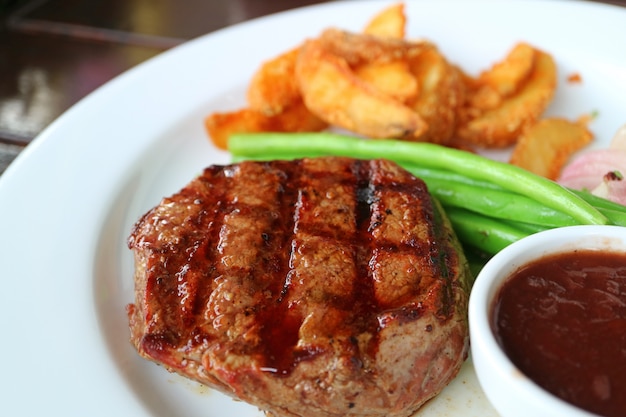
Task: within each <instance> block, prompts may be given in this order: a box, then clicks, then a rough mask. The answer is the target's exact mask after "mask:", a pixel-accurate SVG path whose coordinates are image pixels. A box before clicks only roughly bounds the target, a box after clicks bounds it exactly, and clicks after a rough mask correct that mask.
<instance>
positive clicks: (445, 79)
mask: <svg viewBox="0 0 626 417" xmlns="http://www.w3.org/2000/svg"><path fill="white" fill-rule="evenodd" d="M411 72H412V73H413V75H415V77H416V79H417V83H418V84H419V89H420V91H419V95H418V96H417V97H416V98H415V100H413V101H412V102H411V103H409V105H410V106H411V108H413V109H414V110H415V111H416V112H417V113H418V114H419V115H420V116H421V117H422V118H423V119H424V121H425V122H426V123H427V125H428V129H427V130H426V131H425V132H424V133H423V134H422V135H421V136H420V138H419V140H422V141H428V142H433V143H439V144H444V145H446V144H449V142H450V140H451V139H452V137H453V135H454V133H455V131H456V126H457V123H458V114H459V110H460V108H461V106H462V105H463V101H464V97H465V85H464V83H463V80H462V78H461V77H462V75H461V73H460V71H458V70H457V69H456V67H454V66H453V65H451V64H450V63H448V61H447V60H446V59H445V57H444V56H443V55H442V54H441V53H440V52H439V51H438V50H437V49H436V48H434V47H433V48H429V49H428V50H427V51H425V52H424V53H423V54H421V55H420V56H419V57H417V58H416V59H413V60H411Z"/></svg>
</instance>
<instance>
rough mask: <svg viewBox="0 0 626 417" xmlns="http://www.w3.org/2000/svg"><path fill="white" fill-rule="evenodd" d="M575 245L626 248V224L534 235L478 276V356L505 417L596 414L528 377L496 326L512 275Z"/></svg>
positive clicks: (474, 328)
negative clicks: (497, 302)
mask: <svg viewBox="0 0 626 417" xmlns="http://www.w3.org/2000/svg"><path fill="white" fill-rule="evenodd" d="M573 249H600V250H610V251H621V252H626V227H619V226H571V227H564V228H558V229H552V230H548V231H545V232H541V233H537V234H534V235H531V236H529V237H527V238H524V239H522V240H520V241H518V242H516V243H514V244H512V245H510V246H508V247H507V248H505V249H504V250H502V251H501V252H499V253H498V254H497V255H496V256H494V257H493V258H492V259H491V260H490V261H489V262H488V263H487V265H485V267H484V268H483V270H482V271H481V272H480V274H479V275H478V277H477V278H476V282H475V283H474V287H473V288H472V292H471V295H470V301H469V325H470V340H471V351H472V360H473V362H474V367H475V369H476V374H477V377H478V381H479V383H480V385H481V387H482V388H483V390H484V392H485V395H486V396H487V398H488V399H489V401H490V402H491V403H492V404H493V406H494V408H495V409H496V410H497V411H498V413H500V414H501V415H502V416H503V417H518V416H519V417H529V416H532V417H543V416H546V417H561V416H563V417H566V416H567V417H591V416H594V414H591V413H589V412H587V411H584V410H582V409H580V408H577V407H575V406H573V405H571V404H569V403H567V402H565V401H563V400H561V399H560V398H558V397H556V396H554V395H552V394H550V393H549V392H547V391H545V390H544V389H542V388H541V387H539V385H537V384H535V383H534V382H533V381H532V380H530V379H529V378H527V377H526V376H524V375H523V374H522V372H521V371H520V370H518V369H517V368H516V367H515V365H513V363H512V362H511V361H510V360H509V358H508V357H507V356H506V354H505V353H504V352H503V351H502V349H501V348H500V346H499V345H498V342H497V341H496V338H495V337H494V334H493V332H492V328H491V320H490V314H491V306H492V303H493V301H494V297H495V296H496V294H497V292H498V290H499V288H500V286H501V285H502V283H503V282H504V281H505V280H506V278H507V277H508V276H509V275H510V274H511V273H513V272H514V271H515V270H516V269H518V268H519V267H520V266H523V265H525V264H527V263H528V262H530V261H532V260H534V259H538V258H541V257H543V256H545V255H550V254H555V253H561V252H568V251H571V250H573Z"/></svg>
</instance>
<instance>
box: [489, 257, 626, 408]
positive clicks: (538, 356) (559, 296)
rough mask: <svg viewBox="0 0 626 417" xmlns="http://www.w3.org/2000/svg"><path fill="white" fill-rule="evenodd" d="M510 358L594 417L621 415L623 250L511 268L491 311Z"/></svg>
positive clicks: (625, 348) (625, 312)
mask: <svg viewBox="0 0 626 417" xmlns="http://www.w3.org/2000/svg"><path fill="white" fill-rule="evenodd" d="M492 317H493V327H494V331H495V334H496V337H497V338H498V341H499V343H500V344H501V346H502V347H503V348H504V350H505V352H506V353H507V355H508V356H509V358H510V359H511V360H512V362H513V363H514V364H515V365H516V366H517V367H518V368H519V369H520V370H521V371H522V372H523V373H524V374H526V375H527V376H528V377H530V378H531V379H532V380H534V381H535V382H536V383H537V384H539V385H540V386H542V387H543V388H544V389H546V390H547V391H549V392H551V393H553V394H555V395H556V396H558V397H560V398H562V399H564V400H565V401H567V402H569V403H572V404H574V405H576V406H578V407H580V408H583V409H586V410H588V411H591V412H593V413H596V414H598V415H602V416H607V417H617V416H624V415H626V254H624V253H607V252H601V251H575V252H571V253H563V254H558V255H552V256H549V257H545V258H542V259H540V260H538V261H535V262H532V263H530V264H529V265H526V266H524V267H522V268H520V269H519V270H518V271H516V272H515V273H514V274H513V275H512V276H511V277H510V278H509V280H508V281H507V282H506V283H505V284H504V286H503V288H502V289H501V292H500V294H499V295H498V296H497V297H496V303H495V305H494V308H493V316H492Z"/></svg>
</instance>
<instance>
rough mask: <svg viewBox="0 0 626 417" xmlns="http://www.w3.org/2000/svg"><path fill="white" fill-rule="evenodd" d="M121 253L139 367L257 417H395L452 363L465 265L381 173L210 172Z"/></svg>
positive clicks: (441, 219) (416, 182)
mask: <svg viewBox="0 0 626 417" xmlns="http://www.w3.org/2000/svg"><path fill="white" fill-rule="evenodd" d="M128 245H129V247H130V248H131V249H132V250H133V251H134V255H135V263H136V269H135V278H134V279H135V288H136V294H135V302H134V304H130V305H129V306H128V309H127V310H128V317H129V321H130V329H131V340H132V343H133V344H134V346H135V347H136V348H137V350H138V352H139V354H140V355H141V356H143V357H145V358H147V359H149V360H152V361H154V362H156V363H158V364H161V365H162V366H164V367H165V368H167V369H168V370H170V371H173V372H177V373H179V374H181V375H184V376H186V377H189V378H192V379H194V380H196V381H199V382H200V383H202V384H206V385H207V386H209V387H212V388H214V389H216V390H219V391H221V392H223V393H226V394H229V395H231V396H233V397H235V398H238V399H241V400H243V401H246V402H249V403H251V404H253V405H255V406H257V407H259V408H260V409H262V410H264V411H265V412H266V413H267V414H268V415H272V416H277V417H278V416H306V417H318V416H319V417H330V416H388V417H396V416H409V415H411V414H413V413H414V412H415V411H416V410H417V409H418V408H419V407H421V406H422V405H423V404H424V403H425V402H426V401H427V400H429V399H430V398H432V397H434V396H435V395H437V394H438V393H439V392H440V391H441V390H442V389H443V388H444V387H445V386H446V385H447V384H448V383H449V382H450V381H451V380H452V379H453V378H454V377H455V376H456V374H457V373H458V371H459V368H460V367H461V365H462V363H463V362H464V360H465V359H466V357H467V352H468V345H469V336H468V324H467V299H468V295H469V285H470V281H469V280H470V279H471V278H470V273H469V271H468V269H467V263H466V261H465V258H464V256H463V253H462V251H461V249H460V246H459V244H458V241H457V240H456V237H455V236H454V233H453V231H452V229H451V227H450V225H449V223H448V221H447V219H446V218H445V215H444V213H443V212H442V211H441V209H440V208H439V206H438V204H437V203H436V201H434V200H433V198H432V197H431V196H430V194H429V193H428V190H427V187H426V185H425V184H424V182H423V181H421V180H420V179H418V178H415V177H414V176H412V175H411V174H409V173H408V172H407V171H405V170H404V169H402V168H400V167H399V166H398V165H396V164H395V163H393V162H390V161H386V160H356V159H351V158H339V157H324V158H311V159H301V160H296V161H271V162H251V161H248V162H241V163H239V164H233V165H228V166H211V167H209V168H207V169H205V170H204V171H203V173H202V174H201V175H199V176H198V177H197V178H196V179H194V180H193V181H192V182H191V183H190V184H188V185H187V186H186V187H184V188H183V189H182V190H181V191H180V192H178V193H177V194H175V195H173V196H172V197H169V198H165V199H163V201H162V202H161V203H160V204H159V205H158V206H156V207H155V208H153V209H152V210H150V211H149V212H148V213H146V214H145V215H144V216H143V217H142V218H141V219H140V220H139V221H138V222H137V223H136V225H135V226H134V229H133V231H132V234H131V236H130V237H129V240H128Z"/></svg>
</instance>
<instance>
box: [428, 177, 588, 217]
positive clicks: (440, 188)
mask: <svg viewBox="0 0 626 417" xmlns="http://www.w3.org/2000/svg"><path fill="white" fill-rule="evenodd" d="M424 182H426V185H428V190H429V191H430V192H431V193H432V194H433V195H435V196H436V197H437V199H439V201H441V204H443V206H445V207H450V206H452V207H459V208H466V209H467V210H470V211H473V212H477V213H480V214H482V215H484V216H487V217H494V218H497V219H504V220H514V221H518V222H523V223H529V224H535V225H540V226H550V227H562V226H574V225H576V224H578V222H577V221H576V220H574V218H572V217H571V216H569V215H567V214H564V213H562V212H560V211H557V210H554V209H552V208H550V207H547V206H545V205H543V204H541V203H538V202H537V201H536V200H533V199H532V198H528V197H526V196H523V195H517V194H513V193H510V192H508V191H502V190H495V189H490V188H484V189H481V188H477V187H475V186H472V185H468V184H462V183H454V182H446V181H441V180H438V179H432V178H428V179H424Z"/></svg>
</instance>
